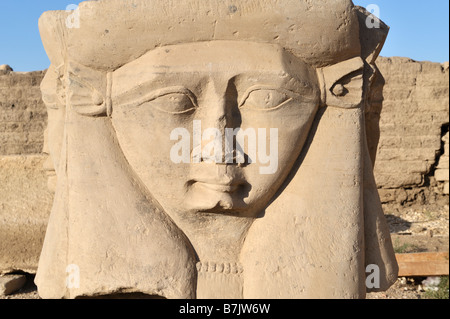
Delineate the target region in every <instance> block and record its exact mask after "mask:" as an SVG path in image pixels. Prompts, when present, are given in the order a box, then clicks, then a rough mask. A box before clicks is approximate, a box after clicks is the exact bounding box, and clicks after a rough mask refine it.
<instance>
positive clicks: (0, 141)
mask: <svg viewBox="0 0 450 319" xmlns="http://www.w3.org/2000/svg"><path fill="white" fill-rule="evenodd" d="M44 75H45V71H38V72H29V73H18V72H9V73H7V74H3V75H0V155H14V154H38V153H40V152H41V150H42V145H43V132H44V129H45V127H46V125H47V112H46V110H45V106H44V104H43V102H42V99H41V92H40V89H39V85H40V84H41V81H42V79H43V77H44Z"/></svg>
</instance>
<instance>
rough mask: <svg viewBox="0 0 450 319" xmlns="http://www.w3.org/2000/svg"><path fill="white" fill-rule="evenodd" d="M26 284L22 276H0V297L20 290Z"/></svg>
mask: <svg viewBox="0 0 450 319" xmlns="http://www.w3.org/2000/svg"><path fill="white" fill-rule="evenodd" d="M26 282H27V278H26V277H25V276H24V275H7V276H0V295H3V296H7V295H11V294H13V293H15V292H16V291H18V290H19V289H21V288H22V287H23V286H24V285H25V284H26Z"/></svg>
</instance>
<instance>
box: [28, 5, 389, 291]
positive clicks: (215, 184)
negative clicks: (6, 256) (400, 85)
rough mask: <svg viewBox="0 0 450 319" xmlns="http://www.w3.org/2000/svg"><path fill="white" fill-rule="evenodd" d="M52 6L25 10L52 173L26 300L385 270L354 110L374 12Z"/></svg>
mask: <svg viewBox="0 0 450 319" xmlns="http://www.w3.org/2000/svg"><path fill="white" fill-rule="evenodd" d="M69 15H70V14H69V13H66V12H47V13H45V14H44V15H43V16H42V17H41V19H40V22H39V25H40V31H41V35H42V39H43V42H44V46H45V48H46V50H47V53H48V55H49V57H50V60H51V62H52V66H51V68H50V69H49V71H48V72H47V75H46V78H45V80H44V81H43V84H42V91H43V96H44V101H45V103H46V104H47V106H48V108H49V129H48V133H49V135H48V138H49V139H48V145H49V151H50V154H51V156H52V158H53V162H54V166H55V168H56V175H57V184H56V194H55V202H54V206H53V210H52V214H51V217H50V221H49V225H48V229H47V233H46V238H45V242H44V247H43V250H42V254H41V258H40V262H39V268H38V273H37V277H36V283H37V285H38V289H39V293H40V295H41V296H42V297H43V298H83V297H88V298H90V297H105V298H106V297H111V296H121V297H126V296H137V295H138V296H140V297H144V296H147V297H163V298H363V297H364V296H365V293H366V291H367V289H368V288H367V287H366V267H367V266H369V265H371V266H373V265H375V266H376V267H377V268H378V270H379V273H378V274H379V278H378V279H379V285H375V286H372V287H369V288H373V289H374V290H377V289H379V290H383V289H387V288H388V287H389V286H390V285H391V284H392V283H393V282H394V281H395V280H396V276H397V265H396V262H395V257H394V253H393V249H392V243H391V240H390V235H389V230H388V228H387V225H386V222H385V219H384V215H383V212H382V209H381V204H380V201H379V197H378V193H377V189H376V185H375V182H374V178H373V163H372V159H371V158H373V154H371V152H369V149H370V150H373V149H376V147H375V148H374V145H373V144H374V143H375V144H376V143H377V141H376V139H374V138H372V134H373V132H372V129H371V128H372V127H374V126H376V125H374V123H369V122H370V119H368V120H366V118H365V110H366V108H367V107H368V102H369V99H368V96H369V93H370V90H371V88H372V85H373V83H375V80H376V79H377V77H379V74H378V72H377V68H376V66H375V60H376V58H377V56H378V54H379V52H380V50H381V47H382V45H383V42H384V39H385V37H386V34H387V27H386V26H385V25H383V24H381V25H380V28H376V29H371V28H367V27H366V24H365V21H366V20H367V19H368V13H367V12H366V11H365V10H363V9H362V8H359V7H355V6H353V4H352V2H351V1H349V0H339V1H336V0H321V1H314V3H312V2H311V1H298V0H283V1H276V2H275V1H256V0H245V1H244V0H242V1H228V0H227V1H223V0H208V1H204V0H181V1H177V2H176V5H175V3H172V1H166V0H154V1H144V0H134V1H129V0H120V1H119V0H109V1H106V0H103V1H90V2H84V3H82V4H81V5H80V7H79V9H78V12H77V18H78V19H79V21H77V22H78V24H77V27H73V25H72V24H70V26H72V27H68V25H67V23H66V22H67V19H68V18H69ZM70 18H73V17H70ZM239 128H240V129H241V132H244V133H245V136H244V138H242V135H239V130H236V129H239ZM234 133H236V134H235V136H234ZM253 133H254V135H253ZM230 134H231V139H230V138H228V139H227V138H226V137H230ZM223 137H225V142H223V140H224V139H223ZM241 138H242V139H241ZM230 140H231V141H232V144H231V146H230V144H229V143H227V142H229V141H230ZM186 143H188V144H187V145H188V150H187V151H186V147H185V145H186ZM368 144H369V145H368ZM274 154H276V156H271V155H274ZM369 290H370V289H369Z"/></svg>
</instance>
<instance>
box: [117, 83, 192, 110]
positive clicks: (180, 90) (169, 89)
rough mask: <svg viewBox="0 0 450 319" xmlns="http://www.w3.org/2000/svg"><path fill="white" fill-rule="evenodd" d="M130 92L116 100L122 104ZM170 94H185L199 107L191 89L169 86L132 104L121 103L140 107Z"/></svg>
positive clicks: (150, 93) (154, 91) (152, 92)
mask: <svg viewBox="0 0 450 319" xmlns="http://www.w3.org/2000/svg"><path fill="white" fill-rule="evenodd" d="M128 93H129V92H126V93H124V94H122V95H120V96H118V97H117V98H116V99H117V101H118V102H119V103H120V102H121V101H122V100H124V99H125V97H126V96H127V95H128ZM169 94H184V95H186V96H187V97H189V99H190V100H191V101H192V104H193V105H194V106H195V107H197V98H196V96H195V94H194V93H192V92H191V91H190V90H189V89H187V88H185V87H184V86H169V87H165V88H160V89H156V90H153V91H151V92H149V93H147V94H145V95H144V96H141V97H139V98H138V99H135V100H133V101H131V102H128V101H127V102H125V103H123V104H122V103H120V104H122V105H124V106H140V105H142V104H144V103H147V102H151V101H153V100H156V99H157V98H159V97H162V96H166V95H169Z"/></svg>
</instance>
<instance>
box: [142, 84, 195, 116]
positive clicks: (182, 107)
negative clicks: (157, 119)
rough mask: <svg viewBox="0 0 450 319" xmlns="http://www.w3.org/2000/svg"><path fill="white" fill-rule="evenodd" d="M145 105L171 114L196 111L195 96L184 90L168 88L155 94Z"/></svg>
mask: <svg viewBox="0 0 450 319" xmlns="http://www.w3.org/2000/svg"><path fill="white" fill-rule="evenodd" d="M144 103H145V104H148V105H150V106H152V107H154V108H156V109H158V110H160V111H162V112H166V113H170V114H185V113H189V112H191V111H193V110H195V109H196V104H195V97H194V95H193V94H192V92H190V91H189V90H187V89H184V88H167V89H163V90H160V91H158V92H154V93H153V94H152V96H151V97H150V98H148V99H146V102H144ZM144 103H142V104H144Z"/></svg>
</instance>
